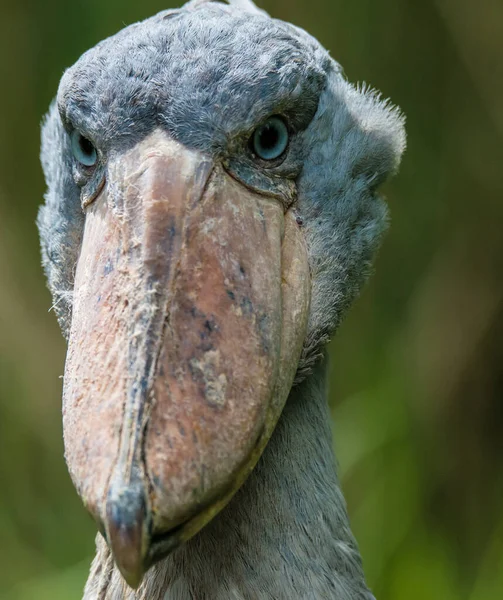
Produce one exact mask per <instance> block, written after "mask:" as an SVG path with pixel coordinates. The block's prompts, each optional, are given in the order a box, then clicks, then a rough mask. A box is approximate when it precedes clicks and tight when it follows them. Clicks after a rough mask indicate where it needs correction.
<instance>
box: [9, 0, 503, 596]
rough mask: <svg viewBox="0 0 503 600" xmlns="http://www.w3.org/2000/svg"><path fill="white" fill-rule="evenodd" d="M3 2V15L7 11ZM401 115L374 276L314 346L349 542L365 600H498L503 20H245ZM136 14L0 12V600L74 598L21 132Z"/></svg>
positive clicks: (292, 10)
mask: <svg viewBox="0 0 503 600" xmlns="http://www.w3.org/2000/svg"><path fill="white" fill-rule="evenodd" d="M7 1H8V2H10V0H7ZM261 5H262V6H263V7H264V8H265V9H267V10H268V11H270V13H271V14H272V15H273V16H276V17H279V18H282V19H285V20H289V21H292V22H294V23H295V24H297V25H300V26H302V27H303V28H305V29H307V30H308V31H310V33H312V34H313V35H314V36H316V37H317V38H318V39H319V40H320V41H321V43H323V44H324V45H325V46H326V47H327V48H329V49H330V50H331V52H332V55H333V56H334V57H335V58H336V59H337V60H339V61H340V62H341V63H342V64H343V65H344V68H345V71H346V73H347V75H348V77H349V79H350V80H352V81H363V80H365V81H368V82H370V83H371V84H372V85H373V86H375V87H377V88H378V89H380V90H382V92H383V93H384V95H386V96H389V97H391V98H392V100H393V101H394V102H395V103H397V104H398V105H400V106H401V107H402V109H403V111H404V112H405V114H406V115H407V119H408V120H407V128H408V140H409V147H408V151H407V154H406V156H405V159H404V162H403V166H402V169H401V172H400V175H399V177H398V178H397V179H396V180H394V181H393V182H392V183H391V184H390V185H388V187H387V189H386V194H387V196H388V200H389V202H390V206H391V212H392V220H393V222H392V227H391V230H390V233H389V235H388V236H387V238H386V241H385V243H384V246H383V249H382V251H381V254H380V257H379V260H378V264H377V273H376V275H375V276H374V278H373V280H372V281H371V283H370V284H369V285H368V286H367V288H366V290H365V291H364V293H363V295H362V297H361V299H360V300H359V301H358V303H357V305H356V306H355V307H354V308H353V310H352V311H351V314H350V315H349V317H348V319H347V320H346V322H345V323H344V325H343V326H342V328H341V330H340V332H339V334H338V336H337V338H336V340H335V341H334V343H333V345H332V348H331V349H332V371H331V373H332V377H331V405H332V407H333V416H334V428H335V432H336V448H337V452H338V457H339V461H340V468H341V474H342V479H343V485H344V490H345V493H346V497H347V500H348V504H349V510H350V514H351V518H352V524H353V528H354V531H355V534H356V536H357V538H358V540H359V543H360V546H361V550H362V554H363V557H364V562H365V568H366V572H367V576H368V580H369V583H370V585H371V586H372V588H373V589H374V592H375V595H376V597H377V598H379V599H381V600H384V599H386V600H388V599H389V600H399V599H403V598H407V600H416V599H417V600H423V599H424V598H428V599H429V600H436V599H438V600H450V599H456V600H496V599H498V598H501V597H502V594H503V502H502V498H503V462H502V460H501V459H502V455H503V453H502V446H503V442H502V437H503V435H502V434H503V404H502V393H503V372H502V368H501V363H502V358H503V342H502V340H503V303H502V299H503V277H502V275H503V268H502V267H503V236H502V226H501V224H502V221H503V203H502V191H503V177H502V165H503V151H502V148H503V3H502V2H501V0H478V2H474V1H470V0H423V1H419V0H417V1H416V2H414V1H412V0H380V1H379V2H376V1H375V0H351V1H349V0H309V2H308V1H307V0H268V1H267V2H266V0H264V1H263V2H262V3H261ZM164 8H167V5H166V3H165V2H160V1H158V0H147V1H145V2H143V3H138V2H133V1H132V0H122V1H121V2H119V1H118V0H109V1H108V2H106V3H104V2H99V1H98V0H87V1H86V2H83V1H82V0H74V1H73V2H71V3H69V2H66V1H64V0H46V1H44V2H42V1H41V0H38V1H37V0H21V1H20V2H17V3H14V2H11V3H6V0H2V4H0V81H1V82H2V93H1V94H0V109H1V110H0V140H1V141H2V143H1V144H0V541H1V543H0V600H24V599H33V598H37V599H38V600H44V599H51V600H58V599H59V598H61V599H63V598H64V599H65V600H66V599H70V598H80V592H81V589H82V586H83V583H84V581H85V577H86V573H87V568H88V563H89V560H90V557H91V555H92V552H93V537H94V526H93V524H92V523H91V521H90V519H89V518H88V517H87V516H86V514H85V512H84V510H83V509H82V507H81V504H80V501H79V500H78V498H77V497H76V494H75V493H74V491H73V489H72V486H71V483H70V481H69V477H68V475H67V472H66V468H65V464H64V461H63V448H62V440H61V425H60V396H61V380H60V375H61V373H62V371H63V363H64V352H65V349H64V343H63V340H62V339H61V337H60V334H59V331H58V329H57V325H56V321H55V318H54V316H53V315H52V314H49V313H48V308H49V307H50V304H51V301H50V298H49V294H48V293H47V291H46V290H45V283H44V280H43V276H42V273H41V269H40V267H39V250H38V238H37V232H36V229H35V225H34V220H35V215H36V211H37V206H38V204H39V203H40V202H41V199H42V194H43V190H44V184H43V179H42V175H41V171H40V167H39V162H38V146H39V133H38V131H39V122H40V119H41V117H42V115H43V113H44V112H45V110H46V108H47V106H48V104H49V102H50V100H51V98H52V97H53V96H54V94H55V91H56V88H57V84H58V80H59V78H60V76H61V74H62V71H63V69H64V68H65V67H67V66H69V65H70V64H72V63H73V62H74V61H75V60H76V59H77V58H78V57H79V55H80V54H81V53H82V52H83V51H84V50H86V49H87V48H88V47H90V46H92V45H94V44H95V43H96V42H98V41H99V40H100V39H102V38H103V37H106V36H108V35H110V34H112V33H114V32H116V31H117V30H118V29H120V28H122V27H123V26H124V25H125V24H129V23H132V22H134V21H136V20H139V19H142V18H144V17H146V16H149V15H151V14H153V13H155V12H157V11H158V10H161V9H164Z"/></svg>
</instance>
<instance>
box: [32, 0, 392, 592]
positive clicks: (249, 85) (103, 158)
mask: <svg viewBox="0 0 503 600" xmlns="http://www.w3.org/2000/svg"><path fill="white" fill-rule="evenodd" d="M334 78H335V79H334ZM334 80H337V81H339V80H340V81H341V85H343V83H342V82H344V80H343V79H342V77H341V76H340V73H339V69H338V67H337V65H336V63H334V62H333V61H332V60H331V59H329V57H328V55H327V54H326V52H325V51H324V50H323V49H322V48H321V47H320V46H319V45H318V44H317V43H316V42H315V41H314V40H313V39H312V38H310V37H309V36H308V35H307V34H305V33H303V32H301V31H299V30H297V29H295V28H293V27H290V26H288V25H285V24H283V23H280V22H278V21H273V20H272V19H270V18H268V17H267V16H265V15H263V14H259V13H258V12H257V13H246V12H244V11H241V10H238V9H236V8H233V7H226V6H223V5H221V4H218V5H217V4H212V3H208V4H202V5H200V6H192V7H189V8H186V9H184V10H180V11H174V12H173V11H169V12H166V13H163V14H161V15H158V16H156V17H154V18H152V19H150V20H148V21H145V22H143V23H140V24H138V25H134V26H131V27H129V28H127V29H125V30H123V31H122V32H120V33H119V34H117V35H116V36H115V37H113V38H110V39H108V40H105V41H104V42H102V43H101V44H99V45H98V46H96V47H95V48H94V49H92V50H90V51H89V52H88V53H86V54H85V55H84V56H83V57H82V58H81V59H80V60H79V61H78V62H77V63H76V65H75V66H74V67H72V68H71V69H70V70H69V71H67V72H66V74H65V75H64V77H63V80H62V83H61V85H60V89H59V92H58V100H57V107H58V110H56V109H53V110H52V112H51V114H50V116H49V118H48V121H47V124H46V125H45V129H44V134H43V162H44V168H45V172H46V178H47V181H48V187H49V191H48V195H47V198H46V200H47V202H46V206H45V207H44V208H43V209H42V212H41V216H40V218H39V225H40V228H41V234H42V244H43V251H44V260H45V265H46V269H47V272H48V275H49V280H50V284H51V286H52V288H53V292H54V293H55V295H56V296H57V297H58V293H59V292H61V288H62V287H63V286H66V287H67V289H68V288H69V291H70V297H71V300H70V301H68V298H67V297H65V296H64V295H60V297H59V300H60V301H62V302H63V303H66V305H67V308H68V309H69V310H71V326H68V327H67V333H68V335H69V347H68V356H67V362H66V369H65V379H64V419H63V422H64V435H65V453H66V459H67V462H68V466H69V469H70V473H71V475H72V479H73V481H74V483H75V485H76V487H77V490H78V492H79V494H80V495H81V497H82V499H83V501H84V503H85V505H86V507H87V508H88V510H89V511H90V512H91V514H92V515H93V517H94V518H95V519H96V521H97V523H98V526H99V528H100V530H101V532H102V534H103V535H104V536H105V538H106V540H107V542H108V544H109V546H110V548H111V550H112V553H113V555H114V558H115V561H116V563H117V565H118V567H119V569H120V570H121V572H122V574H123V576H124V578H125V579H126V581H127V582H128V583H129V584H130V585H132V586H136V585H138V583H139V582H140V581H141V578H142V575H143V573H144V572H145V570H146V569H148V568H149V567H150V566H151V565H152V564H153V563H154V562H155V561H157V560H159V559H160V558H162V557H164V556H166V554H168V553H169V552H171V551H172V550H173V549H175V548H176V547H177V546H178V545H180V544H181V543H183V542H185V541H186V540H188V539H189V538H190V537H192V536H193V535H194V534H195V533H196V532H197V531H198V530H200V529H201V528H202V527H203V526H204V525H205V524H206V523H207V522H208V521H209V520H210V519H211V518H212V517H213V516H214V515H215V514H217V513H218V512H219V511H220V509H221V508H222V507H223V506H225V504H226V503H227V502H228V501H229V500H230V498H231V497H232V495H233V494H234V493H235V492H236V491H237V489H238V488H239V487H240V486H241V484H242V483H243V482H244V480H245V479H246V477H247V475H248V474H249V473H250V471H251V470H252V469H253V467H254V465H255V464H256V462H257V460H258V459H259V457H260V455H261V453H262V451H263V450H264V448H265V446H266V444H267V441H268V439H269V438H270V436H271V434H272V432H273V430H274V427H275V425H276V423H277V420H278V418H279V417H280V414H281V411H282V408H283V406H284V403H285V401H286V399H287V396H288V394H289V391H290V389H291V387H292V384H293V381H294V378H295V375H296V372H297V370H298V368H299V364H300V366H301V367H302V360H303V361H304V366H305V368H306V369H307V368H308V367H309V360H312V357H313V356H315V355H316V353H317V352H318V351H319V344H320V343H321V342H322V341H323V339H324V338H323V336H326V335H327V334H328V333H329V331H328V330H330V326H328V325H326V324H324V319H326V314H322V313H326V312H327V310H328V309H327V308H323V309H320V306H319V305H318V304H319V303H318V304H317V303H316V301H315V294H316V293H317V291H318V292H319V290H320V289H323V288H324V287H325V288H326V287H327V285H328V284H327V280H326V276H325V279H324V274H323V273H324V272H326V271H327V266H326V265H328V264H329V265H330V266H331V267H332V268H333V269H336V270H337V269H339V271H338V272H337V276H333V277H332V279H334V280H335V281H334V282H332V283H331V285H332V288H334V286H335V288H334V289H335V291H334V290H332V291H331V292H329V294H328V295H329V296H331V298H330V299H329V301H330V304H336V303H337V299H336V295H337V294H339V296H341V295H342V296H344V290H343V289H342V288H341V281H346V286H348V283H347V282H348V280H351V276H352V277H353V280H352V281H350V283H351V285H352V286H353V287H352V288H351V286H350V289H349V291H346V293H345V297H344V298H343V299H342V300H341V301H340V306H339V308H338V309H337V310H338V311H339V313H340V310H341V308H342V307H343V306H344V305H345V304H347V302H348V298H349V297H350V296H351V295H352V293H354V292H352V291H351V290H352V289H353V288H354V289H356V288H357V287H359V281H360V279H361V278H362V275H361V273H363V272H364V271H365V265H366V264H367V263H368V262H369V258H370V256H371V255H372V253H373V250H374V247H375V244H376V240H377V238H378V237H379V233H380V231H381V229H382V221H383V215H384V212H383V209H382V205H381V203H380V202H379V201H378V199H377V198H376V197H375V195H374V194H373V193H372V191H369V190H372V189H375V183H372V182H373V180H374V182H380V180H382V178H383V175H384V174H385V172H387V171H389V170H390V169H392V168H393V164H394V163H396V160H397V159H396V156H395V155H396V154H398V151H397V150H396V148H394V149H393V150H390V148H391V147H392V144H391V142H386V144H387V145H386V144H385V143H384V142H380V144H381V145H380V146H379V152H377V151H375V152H373V153H370V151H368V150H367V151H366V154H367V155H368V157H367V160H363V158H362V157H359V156H358V153H356V152H353V153H351V152H349V154H348V151H347V150H346V151H345V150H344V143H343V138H341V136H340V135H339V137H337V136H335V135H334V133H333V132H334V127H335V123H334V121H335V120H336V119H335V117H334V114H336V113H335V112H334V111H335V108H334V106H337V102H339V105H338V109H337V110H339V113H337V114H339V117H337V118H338V119H339V120H340V121H341V123H340V126H341V128H342V130H344V129H345V135H347V136H351V135H352V136H355V135H356V133H357V132H360V133H361V136H363V137H362V138H361V139H362V140H364V139H365V140H368V138H369V136H371V134H372V130H371V128H369V127H367V130H366V131H365V127H363V126H362V124H361V123H360V121H358V119H357V118H356V117H355V115H354V114H353V113H352V112H351V110H349V109H348V105H349V102H344V101H343V100H342V99H339V100H338V99H337V95H336V93H335V92H334V91H333V89H331V85H330V81H334ZM344 85H346V86H347V84H346V83H345V82H344ZM332 87H333V86H332ZM341 89H346V88H341ZM348 93H349V92H348ZM354 93H355V94H356V93H357V92H356V91H354ZM360 96H361V97H364V94H362V93H360ZM373 101H374V102H375V99H374V100H373ZM325 105H327V106H329V107H332V109H331V110H329V109H328V108H327V107H326V106H325ZM386 110H387V109H386V108H385V107H384V106H381V111H382V115H384V114H385V111H386ZM331 111H332V112H331ZM340 111H342V113H341V112H340ZM341 114H343V115H345V119H346V121H347V123H346V122H345V121H343V119H342V117H341V116H340V115H341ZM382 119H384V117H382ZM376 139H377V138H376ZM362 143H363V142H362ZM366 143H367V144H369V142H368V141H367V142H366ZM341 144H342V146H341ZM337 148H339V150H340V149H341V148H342V155H341V159H340V162H341V164H340V165H337V164H334V163H333V161H334V160H337V156H336V153H337ZM44 149H45V150H44ZM386 152H387V153H388V154H386ZM376 154H379V156H377V157H376V156H375V155H376ZM49 155H50V156H51V157H52V158H49ZM388 155H389V156H388ZM391 155H393V156H392V157H391V158H390V156H391ZM372 160H373V161H374V162H373V163H372ZM386 160H387V161H388V162H387V163H386ZM349 162H351V165H352V166H351V168H352V171H351V176H347V173H346V171H348V169H349V167H348V163H349ZM360 163H361V164H360ZM383 163H385V165H384V166H383ZM392 163H393V164H392ZM342 165H346V167H345V169H346V170H345V171H344V169H343V168H342ZM337 169H339V170H341V173H339V179H338V180H339V189H338V190H337V189H336V190H334V184H333V179H334V173H332V172H331V170H334V171H335V172H337ZM350 170H351V169H350ZM344 173H346V178H347V177H349V182H347V183H344V182H345V179H344ZM358 177H360V179H359V182H357V183H356V184H355V185H356V188H355V189H360V190H364V189H365V190H367V192H366V193H367V195H366V196H365V199H360V200H359V201H358V202H356V203H355V206H354V207H351V208H350V210H349V211H348V208H347V207H346V208H344V207H343V208H342V209H341V208H339V221H340V222H339V224H338V225H337V227H339V238H340V239H339V241H338V238H337V227H335V228H334V227H333V226H332V227H331V229H330V231H329V234H328V237H327V235H325V237H323V236H322V235H321V234H320V235H321V237H320V235H319V236H318V238H317V237H316V234H315V233H314V232H315V231H318V232H320V231H321V232H323V231H324V230H326V229H327V227H328V226H327V222H326V217H325V216H324V214H325V213H324V212H323V211H324V210H325V211H326V207H325V206H324V205H325V204H327V203H328V202H329V201H330V199H331V198H332V197H333V196H334V194H335V195H337V194H336V193H339V194H340V202H341V203H342V205H344V202H346V204H347V205H348V206H349V204H350V203H349V200H350V198H349V199H348V198H345V197H344V194H345V193H347V190H348V189H349V188H348V186H349V187H350V185H352V183H351V182H353V180H354V179H357V178H358ZM378 180H379V181H378ZM364 183H366V185H364ZM327 190H328V191H327ZM355 193H356V192H355ZM330 194H331V195H330ZM353 195H354V194H353ZM51 210H52V212H51ZM341 210H342V212H341ZM299 211H300V213H302V216H299ZM333 212H335V213H337V210H336V209H335V208H333ZM317 222H318V225H316V223H317ZM341 224H342V225H343V227H342V225H341ZM341 227H342V228H341ZM372 228H373V229H372ZM327 231H328V230H327ZM313 236H314V237H313ZM325 238H326V240H328V238H331V245H332V246H336V247H337V250H336V252H335V255H334V254H333V253H332V256H330V260H329V261H328V262H326V263H323V254H326V252H327V251H326V250H324V249H323V248H320V247H318V246H320V244H321V242H320V240H325ZM356 238H357V240H356ZM341 240H342V241H341ZM324 243H325V242H324ZM326 243H327V244H328V243H330V240H329V241H326ZM337 244H339V246H337ZM348 244H349V246H348ZM351 244H352V246H351ZM341 248H348V253H349V255H350V259H349V262H348V261H347V260H346V258H345V257H344V256H342V254H341V253H342V250H341ZM317 253H318V254H317ZM318 255H320V256H319V257H318V258H317V256H318ZM327 256H328V255H327ZM346 263H347V264H346ZM324 264H325V266H324ZM355 270H357V271H358V273H359V275H358V276H355V275H354V271H355ZM352 272H353V275H351V273H352ZM70 273H71V275H69V274H70ZM337 285H339V287H337ZM57 301H58V300H57ZM330 310H331V314H332V317H331V320H332V325H331V328H332V329H333V326H334V323H335V322H336V321H337V320H338V319H339V316H340V314H339V313H338V314H336V315H334V310H336V309H333V308H331V309H330ZM60 315H61V316H62V318H63V323H64V324H65V322H64V318H65V317H64V314H63V312H61V313H60ZM67 325H69V324H68V323H67ZM303 352H304V357H303V359H302V360H301V355H302V353H303Z"/></svg>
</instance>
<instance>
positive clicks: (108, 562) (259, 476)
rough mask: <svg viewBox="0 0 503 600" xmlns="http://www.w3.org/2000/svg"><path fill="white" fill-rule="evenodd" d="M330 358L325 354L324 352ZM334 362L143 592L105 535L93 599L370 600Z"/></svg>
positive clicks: (294, 398) (89, 593) (305, 387)
mask: <svg viewBox="0 0 503 600" xmlns="http://www.w3.org/2000/svg"><path fill="white" fill-rule="evenodd" d="M324 362H325V361H324ZM325 382H326V367H325V365H324V364H320V365H319V366H318V367H317V368H316V370H315V371H314V372H313V374H312V375H310V376H309V378H308V379H306V380H305V381H304V382H303V383H301V384H300V385H298V386H296V387H295V388H294V389H293V390H292V392H291V393H290V396H289V398H288V401H287V403H286V406H285V409H284V411H283V414H282V416H281V419H280V421H279V423H278V425H277V427H276V430H275V432H274V434H273V436H272V438H271V440H270V442H269V444H268V445H267V448H266V450H265V452H264V454H263V456H262V458H261V459H260V461H259V463H258V465H257V467H256V468H255V470H254V471H253V473H252V474H251V476H250V477H249V479H248V481H247V482H246V483H245V485H243V487H242V488H241V490H240V491H239V492H238V493H237V494H236V496H235V497H234V498H233V500H232V501H231V502H230V503H229V505H228V506H227V507H226V508H225V509H224V510H223V511H222V512H221V513H220V514H219V515H218V516H217V517H215V519H213V521H211V522H210V523H209V524H208V525H207V526H206V527H205V528H204V529H203V530H202V531H201V532H200V533H199V534H198V535H197V536H195V537H194V538H193V539H192V540H191V541H190V542H188V543H187V544H185V545H184V546H183V547H181V548H180V549H178V550H177V551H175V552H174V553H173V554H171V555H170V556H169V557H168V558H166V559H165V560H164V561H162V562H160V563H159V564H158V565H156V566H155V567H154V568H153V569H151V570H150V571H149V572H148V573H147V575H146V577H145V581H144V582H143V584H142V586H141V587H140V588H139V590H137V591H136V592H133V591H131V590H129V588H127V587H126V586H125V584H124V583H123V580H122V578H121V577H120V575H119V573H118V572H117V570H116V569H115V568H114V566H113V561H112V559H111V557H110V553H109V551H108V548H107V547H106V545H105V543H104V542H103V541H102V539H101V536H98V540H97V545H98V552H97V555H96V558H95V559H94V562H93V566H92V568H91V574H90V577H89V580H88V582H87V586H86V591H85V595H84V599H85V600H119V599H121V600H195V599H197V600H297V599H298V600H300V599H312V600H328V599H334V600H364V599H365V600H371V599H372V598H373V596H372V595H371V594H370V593H369V591H368V589H367V587H366V585H365V581H364V577H363V573H362V567H361V559H360V555H359V553H358V549H357V546H356V543H355V541H354V538H353V535H352V533H351V531H350V528H349V522H348V517H347V513H346V506H345V502H344V498H343V496H342V492H341V489H340V485H339V482H338V479H337V475H336V469H335V459H334V455H333V450H332V434H331V430H330V416H329V412H328V408H327V402H326V383H325Z"/></svg>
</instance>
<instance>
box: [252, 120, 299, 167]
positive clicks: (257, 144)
mask: <svg viewBox="0 0 503 600" xmlns="http://www.w3.org/2000/svg"><path fill="white" fill-rule="evenodd" d="M289 137H290V136H289V133H288V128H287V126H286V124H285V122H284V121H283V119H281V118H280V117H270V118H269V119H268V120H267V121H266V122H265V123H264V124H263V125H261V126H260V127H258V128H257V129H256V130H255V133H254V134H253V138H252V141H253V151H254V152H255V154H256V155H257V156H259V157H260V158H262V159H263V160H274V159H275V158H279V157H280V156H281V155H282V154H283V152H284V151H285V150H286V148H287V146H288V140H289Z"/></svg>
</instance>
